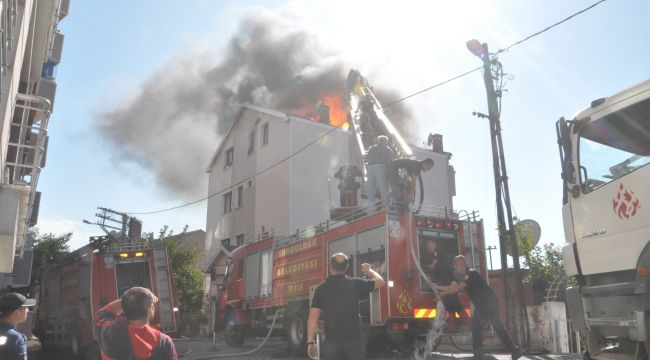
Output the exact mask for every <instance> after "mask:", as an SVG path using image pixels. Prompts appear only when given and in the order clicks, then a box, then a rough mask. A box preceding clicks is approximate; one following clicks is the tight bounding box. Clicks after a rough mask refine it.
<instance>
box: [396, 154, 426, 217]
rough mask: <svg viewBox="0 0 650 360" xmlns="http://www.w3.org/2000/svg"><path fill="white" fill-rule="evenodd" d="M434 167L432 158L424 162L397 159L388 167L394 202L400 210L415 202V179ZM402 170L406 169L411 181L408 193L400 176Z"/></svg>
mask: <svg viewBox="0 0 650 360" xmlns="http://www.w3.org/2000/svg"><path fill="white" fill-rule="evenodd" d="M432 167H433V160H432V159H431V158H426V159H424V160H422V161H417V160H413V159H397V160H393V161H391V162H390V163H388V165H386V177H387V178H388V181H389V182H390V188H391V191H392V192H393V200H394V201H395V203H396V204H397V207H398V208H406V207H407V204H408V203H410V202H412V201H413V200H415V178H416V177H418V176H420V173H422V172H426V171H429V170H431V168H432ZM400 169H404V170H405V171H406V173H407V174H408V176H409V177H410V180H411V182H410V184H409V185H408V189H407V190H406V192H405V191H404V190H405V188H406V187H407V185H405V184H404V181H403V180H402V178H401V177H400V176H399V170H400Z"/></svg>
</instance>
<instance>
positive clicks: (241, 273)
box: [237, 259, 244, 280]
mask: <svg viewBox="0 0 650 360" xmlns="http://www.w3.org/2000/svg"><path fill="white" fill-rule="evenodd" d="M243 278H244V259H241V260H239V263H237V279H238V280H239V279H243Z"/></svg>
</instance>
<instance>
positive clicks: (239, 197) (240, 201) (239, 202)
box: [237, 185, 244, 208]
mask: <svg viewBox="0 0 650 360" xmlns="http://www.w3.org/2000/svg"><path fill="white" fill-rule="evenodd" d="M242 205H244V185H241V186H239V187H238V188H237V207H238V208H240V207H241V206H242Z"/></svg>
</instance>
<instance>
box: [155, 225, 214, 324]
mask: <svg viewBox="0 0 650 360" xmlns="http://www.w3.org/2000/svg"><path fill="white" fill-rule="evenodd" d="M186 231H187V226H185V227H184V228H183V231H182V232H181V234H180V235H181V236H182V235H183V234H184V233H185V232H186ZM143 239H144V240H145V241H147V242H149V243H151V244H153V243H155V242H161V243H162V244H163V245H164V246H165V248H167V252H168V253H169V259H170V261H171V266H172V276H173V277H174V283H175V284H176V293H177V295H178V300H179V302H180V303H181V309H183V311H184V312H185V313H187V314H199V313H200V312H201V306H202V301H203V274H202V273H201V270H200V269H199V268H198V267H197V266H196V263H197V261H198V260H200V259H201V257H202V255H203V254H202V253H201V252H200V251H197V250H196V249H194V248H191V247H183V246H181V245H180V244H179V242H178V238H177V237H174V231H173V230H171V229H169V227H168V226H164V227H163V228H162V229H160V231H159V232H158V234H157V236H156V235H154V233H153V232H149V233H144V234H143Z"/></svg>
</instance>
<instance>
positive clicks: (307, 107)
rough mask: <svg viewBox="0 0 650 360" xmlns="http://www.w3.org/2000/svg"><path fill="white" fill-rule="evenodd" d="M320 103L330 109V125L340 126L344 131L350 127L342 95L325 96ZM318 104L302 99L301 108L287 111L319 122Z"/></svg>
mask: <svg viewBox="0 0 650 360" xmlns="http://www.w3.org/2000/svg"><path fill="white" fill-rule="evenodd" d="M320 102H322V103H323V104H325V105H327V106H329V108H330V125H332V126H340V127H341V128H343V129H344V130H347V129H348V128H349V127H350V124H349V123H348V106H347V105H346V104H345V102H344V101H343V98H342V97H341V95H339V94H338V93H330V94H324V95H322V97H321V100H320ZM317 103H318V101H316V102H314V101H313V100H310V99H307V98H302V99H301V100H300V105H299V106H297V107H294V108H291V109H287V110H286V111H288V112H290V113H292V114H296V115H298V116H302V117H306V118H309V119H311V120H314V121H319V120H320V116H319V115H318V114H316V113H315V108H316V104H317Z"/></svg>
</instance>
